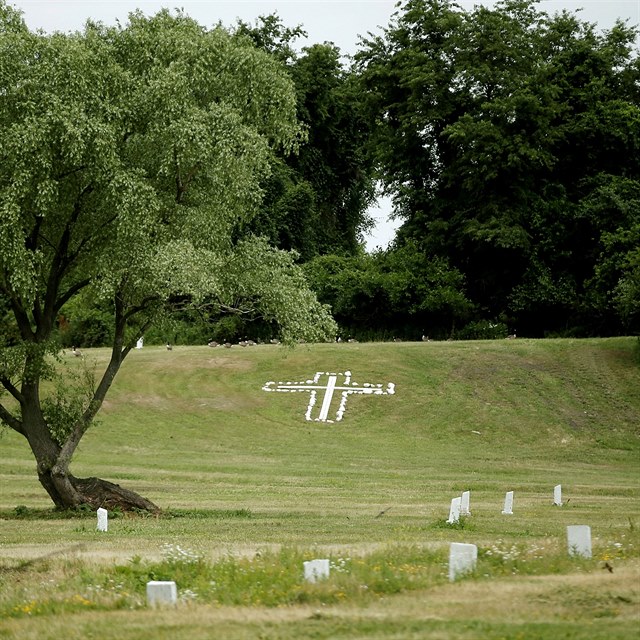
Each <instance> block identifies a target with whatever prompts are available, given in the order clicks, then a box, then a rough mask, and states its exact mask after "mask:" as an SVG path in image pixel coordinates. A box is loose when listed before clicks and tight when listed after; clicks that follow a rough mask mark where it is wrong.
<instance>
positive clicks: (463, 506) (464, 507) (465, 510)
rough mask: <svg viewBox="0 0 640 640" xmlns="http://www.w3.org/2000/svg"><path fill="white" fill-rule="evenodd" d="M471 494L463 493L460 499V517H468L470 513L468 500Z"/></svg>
mask: <svg viewBox="0 0 640 640" xmlns="http://www.w3.org/2000/svg"><path fill="white" fill-rule="evenodd" d="M470 496H471V492H470V491H463V492H462V499H461V502H460V515H461V516H470V515H471V511H469V500H470Z"/></svg>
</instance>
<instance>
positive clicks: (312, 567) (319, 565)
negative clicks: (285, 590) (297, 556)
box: [303, 558, 329, 582]
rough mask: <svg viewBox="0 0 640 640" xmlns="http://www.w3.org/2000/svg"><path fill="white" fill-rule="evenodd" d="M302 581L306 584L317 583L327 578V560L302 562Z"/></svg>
mask: <svg viewBox="0 0 640 640" xmlns="http://www.w3.org/2000/svg"><path fill="white" fill-rule="evenodd" d="M303 565H304V579H305V580H306V581H307V582H317V581H318V580H322V579H324V578H328V577H329V560H328V559H326V558H324V559H321V560H307V561H306V562H303Z"/></svg>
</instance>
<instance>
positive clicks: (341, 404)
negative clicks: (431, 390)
mask: <svg viewBox="0 0 640 640" xmlns="http://www.w3.org/2000/svg"><path fill="white" fill-rule="evenodd" d="M262 389H263V391H279V392H283V393H287V392H288V393H296V392H304V393H308V394H309V404H308V406H307V412H306V413H305V418H306V419H307V420H314V421H316V422H338V421H340V420H342V417H343V416H344V413H345V411H346V408H347V398H348V397H349V396H350V395H354V394H357V395H376V396H381V395H393V394H394V393H395V384H393V382H389V383H388V384H387V386H386V387H385V388H383V386H382V384H372V383H364V384H358V383H357V382H353V381H352V379H351V371H345V372H344V373H329V372H326V371H318V372H316V374H315V376H313V378H312V379H311V380H303V381H299V382H277V383H276V382H267V383H266V384H265V385H264V386H263V387H262ZM318 400H319V402H318ZM332 409H334V410H335V414H334V413H331V414H330V412H331V410H332ZM329 415H331V416H333V415H335V419H334V418H329Z"/></svg>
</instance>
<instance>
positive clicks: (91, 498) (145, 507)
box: [38, 465, 160, 513]
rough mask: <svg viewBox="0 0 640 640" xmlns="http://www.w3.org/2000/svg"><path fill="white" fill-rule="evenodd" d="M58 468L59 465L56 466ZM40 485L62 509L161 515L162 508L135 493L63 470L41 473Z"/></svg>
mask: <svg viewBox="0 0 640 640" xmlns="http://www.w3.org/2000/svg"><path fill="white" fill-rule="evenodd" d="M56 467H58V465H56ZM38 478H39V480H40V484H42V486H43V487H44V488H45V489H46V491H47V493H48V494H49V496H50V497H51V499H52V500H53V502H54V504H55V505H56V507H58V508H59V509H77V508H79V507H81V506H83V505H89V506H90V507H91V508H93V509H98V508H100V507H103V508H104V509H109V510H113V509H119V510H120V511H148V512H150V513H159V512H160V508H159V507H158V506H157V505H155V504H154V503H153V502H151V500H147V498H144V497H143V496H141V495H139V494H137V493H136V492H135V491H131V490H129V489H125V488H123V487H121V486H120V485H118V484H114V483H113V482H109V481H108V480H102V479H100V478H76V477H75V476H73V475H72V474H70V473H68V472H67V473H62V472H61V470H60V469H59V468H54V469H50V470H48V471H43V472H40V471H39V472H38Z"/></svg>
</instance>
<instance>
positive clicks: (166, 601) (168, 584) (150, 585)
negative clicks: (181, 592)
mask: <svg viewBox="0 0 640 640" xmlns="http://www.w3.org/2000/svg"><path fill="white" fill-rule="evenodd" d="M177 602H178V589H177V587H176V583H175V582H173V581H169V580H167V581H164V580H152V581H151V582H147V604H148V605H149V606H150V607H157V606H162V605H169V606H174V605H175V604H176V603H177Z"/></svg>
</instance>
